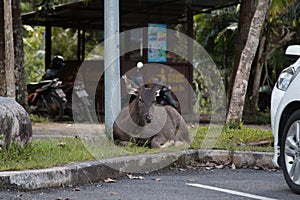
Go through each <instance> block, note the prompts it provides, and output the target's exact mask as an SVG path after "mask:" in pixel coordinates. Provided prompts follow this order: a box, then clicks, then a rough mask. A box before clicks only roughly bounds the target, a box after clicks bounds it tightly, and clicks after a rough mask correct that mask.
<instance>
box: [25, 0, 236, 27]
mask: <svg viewBox="0 0 300 200" xmlns="http://www.w3.org/2000/svg"><path fill="white" fill-rule="evenodd" d="M119 3H120V23H121V25H122V27H124V28H135V27H141V26H144V25H146V24H147V23H148V22H153V23H167V24H178V23H182V21H183V20H184V19H185V16H186V13H187V10H190V11H192V12H193V13H194V14H196V13H200V12H209V11H210V10H214V9H219V8H222V7H226V6H231V5H235V4H237V3H239V0H206V1H203V0H120V1H119ZM54 8H55V9H54V12H52V13H49V14H47V15H46V16H41V15H40V14H39V13H38V12H31V13H27V14H24V15H22V20H23V24H28V25H41V26H46V25H50V26H59V27H74V28H82V27H85V28H97V29H99V28H100V29H103V23H104V19H103V18H104V0H90V1H89V3H84V1H82V0H80V1H77V2H74V3H68V4H63V5H60V6H56V7H54Z"/></svg>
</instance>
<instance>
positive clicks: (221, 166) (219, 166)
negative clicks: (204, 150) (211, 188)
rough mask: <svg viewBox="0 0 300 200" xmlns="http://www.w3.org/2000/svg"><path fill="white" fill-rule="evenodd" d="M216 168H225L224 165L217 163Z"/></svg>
mask: <svg viewBox="0 0 300 200" xmlns="http://www.w3.org/2000/svg"><path fill="white" fill-rule="evenodd" d="M215 168H216V169H223V168H224V165H217V166H215Z"/></svg>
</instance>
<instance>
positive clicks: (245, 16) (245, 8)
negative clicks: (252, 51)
mask: <svg viewBox="0 0 300 200" xmlns="http://www.w3.org/2000/svg"><path fill="white" fill-rule="evenodd" d="M255 2H256V0H242V2H241V9H240V15H239V26H238V34H237V38H236V40H235V43H234V55H233V57H234V65H233V69H232V73H231V82H230V85H229V90H228V94H231V91H232V87H233V84H234V80H235V75H236V73H237V70H238V66H239V62H240V57H241V54H242V51H243V49H244V47H245V44H246V42H247V38H248V33H249V29H250V24H251V20H252V18H253V15H254V12H255V8H256V5H255ZM229 98H230V96H229ZM229 102H230V99H229Z"/></svg>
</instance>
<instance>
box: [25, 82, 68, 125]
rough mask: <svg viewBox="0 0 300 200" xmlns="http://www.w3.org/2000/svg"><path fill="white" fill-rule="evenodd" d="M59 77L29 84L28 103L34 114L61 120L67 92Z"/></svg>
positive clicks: (52, 119) (51, 119)
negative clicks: (63, 88) (61, 87)
mask: <svg viewBox="0 0 300 200" xmlns="http://www.w3.org/2000/svg"><path fill="white" fill-rule="evenodd" d="M61 84H62V82H61V81H58V79H53V80H46V81H41V82H37V83H29V84H27V91H28V98H27V101H28V105H29V108H30V109H31V111H32V112H33V114H36V115H39V116H43V117H46V118H48V119H49V120H50V121H60V120H61V119H62V116H63V114H64V106H63V101H65V97H66V95H65V93H64V92H63V90H62V89H60V86H61Z"/></svg>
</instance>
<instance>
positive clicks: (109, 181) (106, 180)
mask: <svg viewBox="0 0 300 200" xmlns="http://www.w3.org/2000/svg"><path fill="white" fill-rule="evenodd" d="M104 182H105V183H115V182H117V181H116V180H114V179H111V178H107V179H105V180H104Z"/></svg>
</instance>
